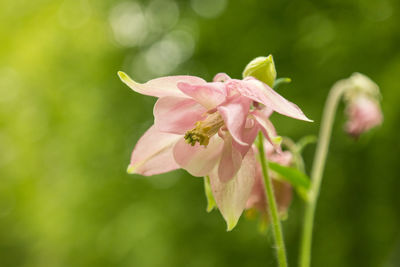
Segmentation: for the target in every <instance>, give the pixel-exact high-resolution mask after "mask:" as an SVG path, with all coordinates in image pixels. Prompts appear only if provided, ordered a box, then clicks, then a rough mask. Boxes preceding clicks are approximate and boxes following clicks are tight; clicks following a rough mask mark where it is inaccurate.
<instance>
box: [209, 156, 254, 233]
mask: <svg viewBox="0 0 400 267" xmlns="http://www.w3.org/2000/svg"><path fill="white" fill-rule="evenodd" d="M255 169H256V160H255V157H254V153H253V150H250V151H249V153H247V154H246V157H245V158H244V159H243V163H242V167H241V168H240V169H239V171H238V173H237V174H236V176H235V177H234V178H233V179H231V180H230V181H229V182H226V183H224V182H222V181H221V180H220V179H219V178H218V172H217V169H216V168H215V169H214V170H213V171H212V172H211V174H210V183H211V190H212V192H213V195H214V199H215V202H216V203H217V206H218V209H219V210H220V211H221V214H222V216H223V217H224V219H225V221H226V223H227V227H228V231H230V230H232V229H233V228H234V227H235V226H236V224H237V222H238V220H239V218H240V215H241V214H242V212H243V210H244V208H245V207H246V202H247V200H248V198H249V196H250V193H251V190H252V187H253V184H254V179H255Z"/></svg>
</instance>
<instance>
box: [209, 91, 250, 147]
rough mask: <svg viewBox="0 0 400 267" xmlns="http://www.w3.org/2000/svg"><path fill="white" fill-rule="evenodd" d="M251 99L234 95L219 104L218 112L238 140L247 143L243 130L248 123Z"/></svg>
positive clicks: (243, 143)
mask: <svg viewBox="0 0 400 267" xmlns="http://www.w3.org/2000/svg"><path fill="white" fill-rule="evenodd" d="M250 104H251V101H250V100H249V99H246V98H245V97H241V96H236V97H232V98H231V99H230V100H228V101H227V102H225V103H223V104H221V105H220V106H218V108H217V109H218V112H219V114H221V116H222V118H223V119H224V121H225V125H226V127H227V128H228V130H229V132H230V134H231V135H232V137H233V138H234V139H235V141H236V142H238V143H239V144H242V145H246V142H245V141H244V137H243V131H244V128H245V125H246V119H247V114H248V113H249V109H250Z"/></svg>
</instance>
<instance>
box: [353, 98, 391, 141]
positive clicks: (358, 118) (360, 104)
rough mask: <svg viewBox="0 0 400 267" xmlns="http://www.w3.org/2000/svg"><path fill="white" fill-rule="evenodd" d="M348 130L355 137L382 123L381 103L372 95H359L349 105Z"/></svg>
mask: <svg viewBox="0 0 400 267" xmlns="http://www.w3.org/2000/svg"><path fill="white" fill-rule="evenodd" d="M346 113H347V116H348V121H347V123H346V132H347V133H349V134H350V135H352V136H354V137H358V136H359V135H360V134H362V133H364V132H366V131H368V130H370V129H371V128H373V127H375V126H378V125H380V124H381V123H382V120H383V115H382V111H381V108H380V106H379V103H378V102H377V101H375V100H373V99H371V98H370V97H367V96H359V97H356V98H354V99H352V101H350V103H349V104H348V106H347V109H346Z"/></svg>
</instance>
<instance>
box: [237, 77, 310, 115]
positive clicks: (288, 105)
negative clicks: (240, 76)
mask: <svg viewBox="0 0 400 267" xmlns="http://www.w3.org/2000/svg"><path fill="white" fill-rule="evenodd" d="M237 89H238V90H239V92H240V93H241V94H242V95H244V96H246V97H248V98H250V99H252V100H254V101H257V102H259V103H262V104H264V105H265V106H266V107H268V108H271V109H273V110H274V111H276V112H278V113H280V114H282V115H286V116H289V117H292V118H295V119H299V120H304V121H311V120H310V119H308V118H307V117H306V116H305V115H304V113H303V112H302V111H301V109H300V108H299V107H298V106H297V105H295V104H293V103H292V102H289V101H288V100H286V99H285V98H284V97H282V96H281V95H280V94H278V93H277V92H275V91H274V90H273V89H272V88H270V87H269V86H268V85H266V84H265V83H262V82H260V81H258V80H256V79H247V80H245V81H242V82H241V83H240V86H238V88H237Z"/></svg>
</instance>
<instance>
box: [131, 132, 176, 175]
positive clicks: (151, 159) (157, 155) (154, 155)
mask: <svg viewBox="0 0 400 267" xmlns="http://www.w3.org/2000/svg"><path fill="white" fill-rule="evenodd" d="M179 138H182V136H180V135H175V134H168V133H162V132H159V131H158V130H157V129H156V127H154V125H153V126H151V127H150V128H149V129H148V130H147V131H146V132H145V134H144V135H143V136H142V137H141V138H140V139H139V141H138V142H137V144H136V146H135V149H134V150H133V152H132V157H131V163H130V165H129V167H128V172H129V173H136V174H141V175H145V176H150V175H154V174H159V173H164V172H169V171H171V170H175V169H178V168H179V165H178V164H177V163H176V162H175V159H174V157H173V153H172V148H173V147H174V145H175V143H176V142H177V141H178V140H179Z"/></svg>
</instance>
